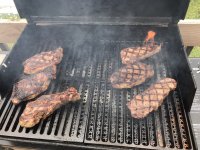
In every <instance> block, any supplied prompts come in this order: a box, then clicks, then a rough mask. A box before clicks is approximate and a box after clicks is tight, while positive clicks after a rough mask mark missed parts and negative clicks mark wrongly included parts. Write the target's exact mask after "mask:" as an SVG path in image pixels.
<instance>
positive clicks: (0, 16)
mask: <svg viewBox="0 0 200 150" xmlns="http://www.w3.org/2000/svg"><path fill="white" fill-rule="evenodd" d="M0 19H9V20H11V21H16V20H20V17H19V15H17V14H0Z"/></svg>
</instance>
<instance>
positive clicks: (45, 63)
mask: <svg viewBox="0 0 200 150" xmlns="http://www.w3.org/2000/svg"><path fill="white" fill-rule="evenodd" d="M62 57H63V49H62V48H61V47H59V48H57V49H55V50H53V51H48V52H42V53H40V54H36V55H34V56H32V57H30V58H28V59H27V60H26V61H24V63H23V65H24V73H26V74H34V73H37V72H39V71H42V70H44V69H45V68H47V67H49V66H52V65H57V64H59V63H60V62H61V60H62Z"/></svg>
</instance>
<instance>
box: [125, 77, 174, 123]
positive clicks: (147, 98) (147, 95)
mask: <svg viewBox="0 0 200 150" xmlns="http://www.w3.org/2000/svg"><path fill="white" fill-rule="evenodd" d="M176 85H177V83H176V81H175V80H174V79H171V78H164V79H161V80H160V81H157V82H156V83H154V84H153V85H151V86H150V87H149V88H148V89H146V90H145V91H144V92H143V93H141V94H138V95H136V96H135V97H134V98H133V99H132V100H131V101H130V102H128V103H127V106H128V109H129V110H130V111H131V115H132V117H134V118H138V119H139V118H144V117H146V116H147V115H148V114H149V113H150V112H152V111H154V110H157V109H158V107H159V106H160V105H161V104H162V103H163V100H164V99H165V98H166V97H167V95H168V94H169V92H170V91H172V90H175V88H176Z"/></svg>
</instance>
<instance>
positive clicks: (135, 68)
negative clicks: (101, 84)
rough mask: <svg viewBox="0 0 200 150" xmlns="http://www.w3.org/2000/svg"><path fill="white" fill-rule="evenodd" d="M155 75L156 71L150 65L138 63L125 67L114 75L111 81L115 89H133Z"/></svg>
mask: <svg viewBox="0 0 200 150" xmlns="http://www.w3.org/2000/svg"><path fill="white" fill-rule="evenodd" d="M153 75H154V70H153V68H152V67H151V66H150V65H146V64H144V63H140V62H137V63H135V64H128V65H126V66H123V67H122V68H120V69H119V70H118V71H116V72H115V73H113V74H112V75H111V77H110V81H111V83H112V86H113V87H114V88H119V89H122V88H131V87H133V86H136V85H139V84H142V83H143V82H145V81H146V80H147V79H149V78H151V77H152V76H153Z"/></svg>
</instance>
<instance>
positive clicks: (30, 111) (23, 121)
mask: <svg viewBox="0 0 200 150" xmlns="http://www.w3.org/2000/svg"><path fill="white" fill-rule="evenodd" d="M79 99H80V95H79V93H78V92H77V90H76V89H75V88H73V87H71V88H69V89H67V90H66V91H65V92H62V93H57V94H50V95H43V96H41V97H39V98H38V99H36V100H35V101H32V102H29V103H28V104H27V105H26V108H25V110H24V112H23V113H22V115H21V117H20V118H19V124H20V125H21V126H22V127H26V128H31V127H33V126H35V125H36V124H38V123H39V121H40V120H41V119H46V118H47V117H48V116H49V115H51V114H52V113H53V112H54V111H55V110H56V109H58V108H60V107H61V106H62V105H64V104H66V103H67V102H71V101H77V100H79Z"/></svg>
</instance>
